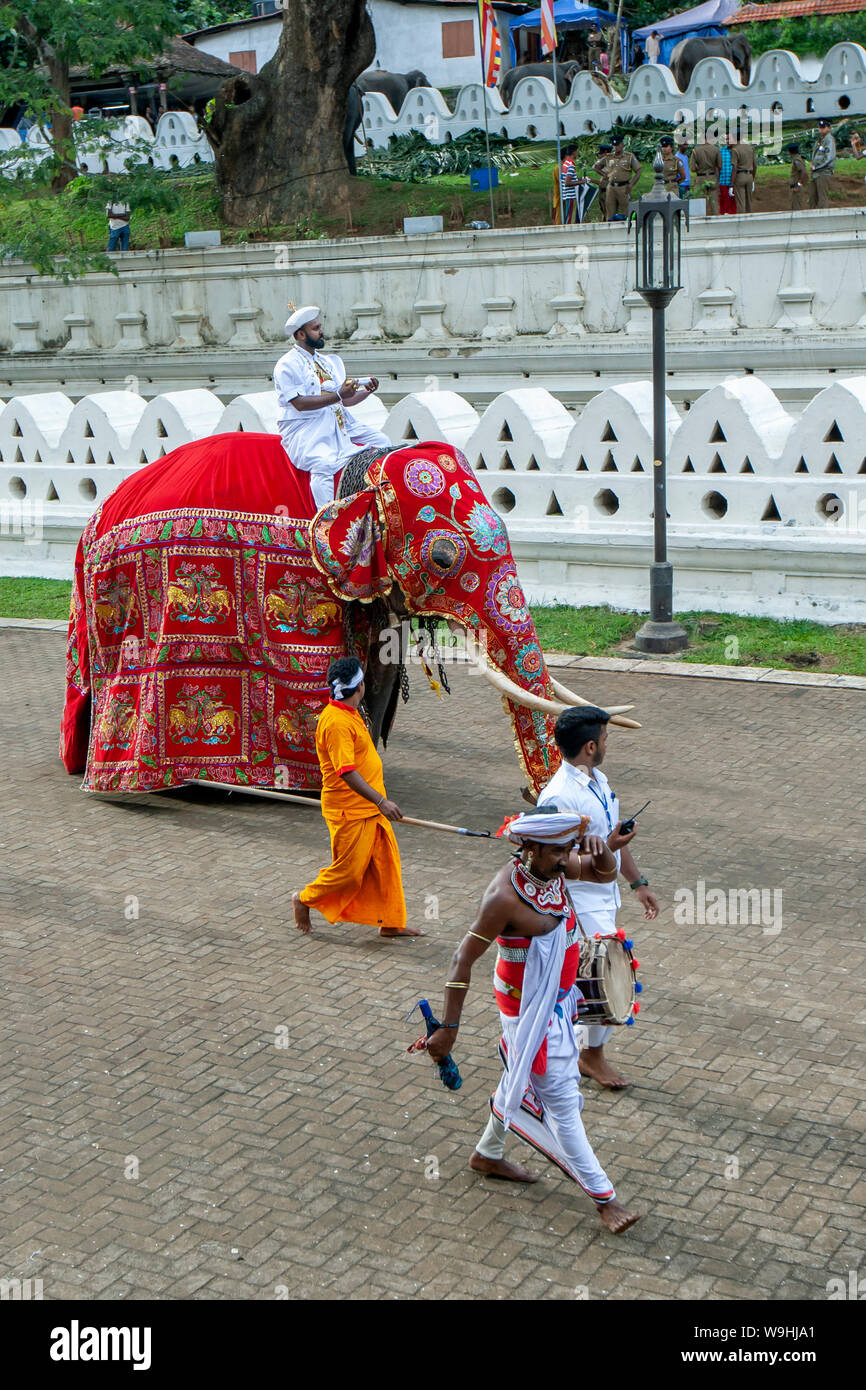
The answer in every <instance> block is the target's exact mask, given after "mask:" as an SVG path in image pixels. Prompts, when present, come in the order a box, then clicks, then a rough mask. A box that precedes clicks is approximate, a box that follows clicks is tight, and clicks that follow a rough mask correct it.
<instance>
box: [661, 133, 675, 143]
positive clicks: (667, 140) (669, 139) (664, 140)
mask: <svg viewBox="0 0 866 1390" xmlns="http://www.w3.org/2000/svg"><path fill="white" fill-rule="evenodd" d="M673 143H674V142H673V138H672V137H671V136H670V135H663V136H662V138H661V140H659V144H660V145H672V144H673Z"/></svg>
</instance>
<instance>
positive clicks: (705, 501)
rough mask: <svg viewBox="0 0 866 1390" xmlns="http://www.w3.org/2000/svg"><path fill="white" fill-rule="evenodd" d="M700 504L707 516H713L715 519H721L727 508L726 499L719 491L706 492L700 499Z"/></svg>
mask: <svg viewBox="0 0 866 1390" xmlns="http://www.w3.org/2000/svg"><path fill="white" fill-rule="evenodd" d="M701 506H702V507H703V509H704V511H705V512H706V513H707V515H708V516H712V517H715V519H716V521H721V519H722V517H723V516H724V515H725V513H726V512H727V510H728V499H727V498H726V497H723V496H722V494H721V493H720V492H708V493H707V495H706V497H703V498H702V499H701Z"/></svg>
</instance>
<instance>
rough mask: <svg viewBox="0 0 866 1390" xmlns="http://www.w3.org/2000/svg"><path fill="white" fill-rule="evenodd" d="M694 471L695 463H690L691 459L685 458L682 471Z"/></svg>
mask: <svg viewBox="0 0 866 1390" xmlns="http://www.w3.org/2000/svg"><path fill="white" fill-rule="evenodd" d="M694 471H695V465H694V464H693V463H692V461H691V459H690V458H687V459H686V461H685V463H684V464H683V472H684V473H694Z"/></svg>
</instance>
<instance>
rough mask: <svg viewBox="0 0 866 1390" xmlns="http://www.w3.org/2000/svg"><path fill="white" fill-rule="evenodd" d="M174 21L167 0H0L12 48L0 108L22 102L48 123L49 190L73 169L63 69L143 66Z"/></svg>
mask: <svg viewBox="0 0 866 1390" xmlns="http://www.w3.org/2000/svg"><path fill="white" fill-rule="evenodd" d="M181 27H182V23H181V17H180V14H179V12H178V8H177V5H176V4H175V0H0V38H4V37H5V38H7V39H11V40H12V54H13V57H12V61H11V62H10V64H9V66H8V67H6V68H4V70H3V71H2V72H0V108H2V107H8V106H12V105H13V104H15V103H26V105H27V106H28V108H29V109H30V110H31V111H32V112H33V114H34V115H35V116H36V117H37V118H38V119H39V120H40V122H42V123H44V126H45V127H47V126H49V125H50V130H51V144H52V146H53V158H52V167H51V173H52V187H53V188H54V189H55V190H59V189H61V188H63V187H64V186H65V185H66V184H67V183H68V182H69V181H70V179H73V178H74V177H75V151H74V147H73V144H72V111H71V108H70V82H69V74H70V69H71V68H74V67H84V68H87V69H89V71H90V72H92V73H93V75H94V76H98V75H99V74H100V73H102V72H104V71H105V70H106V68H110V67H115V66H117V65H122V66H124V67H126V66H129V67H141V66H146V65H147V60H148V59H151V58H153V57H154V56H155V55H157V54H159V53H161V52H162V50H163V48H164V47H165V41H166V39H167V38H171V37H173V36H174V35H175V34H176V33H177V32H178V31H179V29H180V28H181Z"/></svg>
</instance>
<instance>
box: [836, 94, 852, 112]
mask: <svg viewBox="0 0 866 1390" xmlns="http://www.w3.org/2000/svg"><path fill="white" fill-rule="evenodd" d="M838 104H839V106H840V107H841V109H842V110H843V111H847V110H848V107H849V106H850V105H851V98H850V97H840V98H839V102H838Z"/></svg>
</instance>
